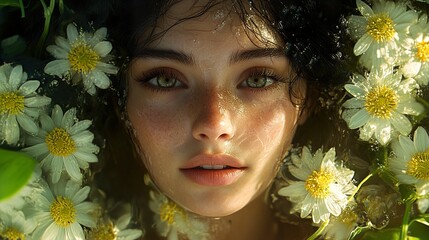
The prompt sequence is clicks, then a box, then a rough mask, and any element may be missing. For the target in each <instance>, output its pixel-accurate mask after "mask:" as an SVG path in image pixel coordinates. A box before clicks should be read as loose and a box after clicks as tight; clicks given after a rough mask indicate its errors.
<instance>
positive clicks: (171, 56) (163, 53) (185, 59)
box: [134, 48, 195, 65]
mask: <svg viewBox="0 0 429 240" xmlns="http://www.w3.org/2000/svg"><path fill="white" fill-rule="evenodd" d="M134 56H135V57H138V58H156V59H167V60H173V61H176V62H180V63H183V64H187V65H193V64H195V60H194V58H193V57H192V56H191V55H188V54H186V53H183V52H181V51H176V50H170V49H154V48H146V49H142V50H140V51H138V52H137V53H136V54H135V55H134Z"/></svg>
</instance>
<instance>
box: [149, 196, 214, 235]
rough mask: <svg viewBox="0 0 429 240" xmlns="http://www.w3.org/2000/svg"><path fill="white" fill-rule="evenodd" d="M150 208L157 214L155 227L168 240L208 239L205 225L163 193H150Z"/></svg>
mask: <svg viewBox="0 0 429 240" xmlns="http://www.w3.org/2000/svg"><path fill="white" fill-rule="evenodd" d="M149 195H150V201H149V208H150V209H151V210H152V211H153V212H154V213H155V216H154V220H155V227H156V229H157V231H158V233H159V234H160V235H161V236H162V237H166V238H167V240H178V239H181V238H180V236H186V237H187V239H189V240H203V239H207V238H208V228H207V225H206V224H205V223H203V222H202V221H200V220H198V219H196V218H194V217H193V216H192V215H190V214H188V213H187V212H186V211H185V210H184V209H182V208H181V207H179V206H178V205H177V204H176V203H174V202H173V201H171V200H169V199H168V198H167V197H166V196H164V195H163V194H161V193H158V192H154V191H150V192H149Z"/></svg>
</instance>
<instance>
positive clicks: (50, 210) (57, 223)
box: [32, 178, 99, 240]
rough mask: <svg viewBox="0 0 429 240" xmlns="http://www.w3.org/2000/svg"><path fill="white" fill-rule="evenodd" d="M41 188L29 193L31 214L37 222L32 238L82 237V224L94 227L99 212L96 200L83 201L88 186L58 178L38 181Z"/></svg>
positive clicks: (70, 238) (65, 238)
mask: <svg viewBox="0 0 429 240" xmlns="http://www.w3.org/2000/svg"><path fill="white" fill-rule="evenodd" d="M41 184H42V186H43V188H44V191H43V192H42V193H41V194H36V195H34V196H33V198H32V200H33V201H34V209H35V211H36V213H35V214H34V218H35V219H36V220H37V222H38V223H39V225H38V226H37V227H36V229H35V230H34V233H33V238H34V239H44V240H56V239H64V240H83V239H85V236H84V232H83V229H82V226H86V227H91V228H93V227H95V226H96V218H97V217H98V215H99V207H98V205H97V204H95V203H92V202H88V201H85V199H87V197H88V194H89V192H90V188H89V187H88V186H85V187H83V188H81V185H80V182H75V181H73V180H68V181H66V180H65V179H64V178H62V179H61V180H60V181H59V182H58V183H57V184H53V185H51V186H48V184H47V183H45V182H42V183H41Z"/></svg>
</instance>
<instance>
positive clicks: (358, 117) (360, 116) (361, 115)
mask: <svg viewBox="0 0 429 240" xmlns="http://www.w3.org/2000/svg"><path fill="white" fill-rule="evenodd" d="M369 118H370V115H369V113H368V112H367V111H366V110H365V109H361V110H359V112H357V113H356V114H355V115H353V116H352V117H351V118H350V123H349V128H350V129H356V128H359V127H361V126H363V125H364V124H365V123H367V122H368V119H369Z"/></svg>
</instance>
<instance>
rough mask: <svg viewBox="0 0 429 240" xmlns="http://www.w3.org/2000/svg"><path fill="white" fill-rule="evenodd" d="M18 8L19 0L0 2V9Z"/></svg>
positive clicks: (2, 0)
mask: <svg viewBox="0 0 429 240" xmlns="http://www.w3.org/2000/svg"><path fill="white" fill-rule="evenodd" d="M6 6H9V7H20V4H19V0H1V1H0V7H6Z"/></svg>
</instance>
